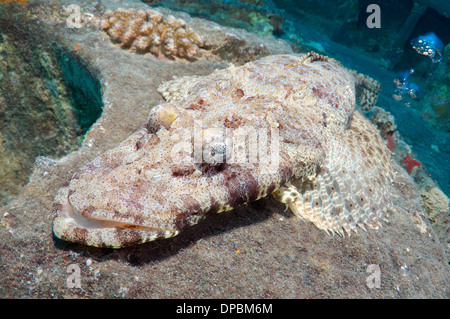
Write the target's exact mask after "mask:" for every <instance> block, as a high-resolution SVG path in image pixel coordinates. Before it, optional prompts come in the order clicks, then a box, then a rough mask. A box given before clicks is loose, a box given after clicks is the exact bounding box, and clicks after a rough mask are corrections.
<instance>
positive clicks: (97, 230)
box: [53, 187, 179, 248]
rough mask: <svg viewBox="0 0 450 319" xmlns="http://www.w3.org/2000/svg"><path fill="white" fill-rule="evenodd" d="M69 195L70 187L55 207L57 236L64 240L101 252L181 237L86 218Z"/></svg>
mask: <svg viewBox="0 0 450 319" xmlns="http://www.w3.org/2000/svg"><path fill="white" fill-rule="evenodd" d="M68 194H69V188H68V187H63V188H61V189H60V190H59V192H58V194H57V196H56V198H55V201H54V203H53V214H54V219H53V233H54V235H55V236H56V237H58V238H60V239H62V240H65V241H69V242H73V243H78V244H83V245H88V246H94V247H101V248H123V247H127V246H132V245H137V244H142V243H145V242H149V241H153V240H155V239H157V238H170V237H173V236H176V235H177V234H178V233H179V230H175V229H173V230H163V229H152V228H150V227H140V226H138V225H133V224H127V223H124V222H120V221H114V220H98V219H93V218H86V217H83V216H82V215H80V214H78V213H77V212H76V211H75V210H74V208H73V206H72V205H71V204H70V202H69V199H68Z"/></svg>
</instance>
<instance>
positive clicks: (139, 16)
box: [99, 8, 203, 59]
mask: <svg viewBox="0 0 450 319" xmlns="http://www.w3.org/2000/svg"><path fill="white" fill-rule="evenodd" d="M99 25H100V27H101V28H102V29H103V30H104V31H106V33H107V34H108V35H109V36H110V37H111V38H112V39H113V41H115V42H119V43H121V47H122V48H130V49H131V50H133V51H136V52H139V53H147V52H150V53H152V54H154V55H156V56H166V57H171V58H173V57H179V58H188V59H192V58H194V57H195V56H196V55H198V53H199V48H200V47H202V46H203V40H202V38H201V37H200V36H199V35H198V34H197V33H195V31H194V30H193V29H192V28H190V27H188V26H187V25H186V22H185V21H183V20H181V19H176V18H175V17H173V16H172V15H169V16H167V17H164V16H163V15H162V14H161V13H159V12H157V11H154V10H146V11H144V10H135V9H129V10H125V9H122V8H119V9H117V10H116V11H114V12H112V11H107V12H105V14H104V15H103V16H102V17H101V19H100V21H99Z"/></svg>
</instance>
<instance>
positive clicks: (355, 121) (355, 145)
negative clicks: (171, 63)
mask: <svg viewBox="0 0 450 319" xmlns="http://www.w3.org/2000/svg"><path fill="white" fill-rule="evenodd" d="M163 89H164V94H165V96H166V98H167V100H168V102H167V103H165V104H161V105H158V106H156V107H154V108H153V109H152V111H151V112H150V115H149V119H148V120H147V122H145V123H144V124H143V125H142V126H141V127H140V129H138V130H137V131H136V132H135V133H134V134H132V135H131V136H130V137H129V138H128V139H126V140H125V141H124V142H122V143H121V144H120V145H119V146H118V147H116V148H114V149H111V150H109V151H107V152H106V153H104V154H103V155H101V156H99V157H98V158H96V159H94V160H93V161H92V162H91V163H89V164H87V165H86V166H85V167H84V168H82V169H81V170H80V171H79V172H78V173H76V174H75V175H74V176H73V178H72V180H71V181H70V184H69V185H68V186H67V187H64V188H62V189H61V190H60V191H59V192H58V194H57V196H56V198H55V202H54V205H53V211H54V213H55V218H54V222H53V230H54V233H55V235H56V236H57V237H59V238H61V239H64V240H68V241H72V242H77V243H83V244H86V245H92V246H98V247H115V248H118V247H125V246H129V245H134V244H139V243H144V242H148V241H151V240H154V239H156V238H161V237H163V238H167V237H171V236H175V235H176V234H178V233H179V232H180V231H181V230H182V229H183V228H184V227H186V226H189V225H193V224H196V223H198V222H199V221H200V220H201V219H203V218H204V217H205V216H206V214H208V213H219V212H223V211H227V210H231V209H233V208H234V207H236V206H238V205H242V204H245V203H248V202H250V201H255V200H257V199H259V198H262V197H265V196H267V195H270V194H272V193H274V192H275V193H274V194H275V196H276V197H277V198H278V199H279V200H281V201H282V202H285V203H287V204H288V205H289V207H290V208H291V210H292V211H293V212H294V213H295V214H296V215H298V216H300V217H304V218H306V219H308V220H310V221H312V222H313V223H315V224H316V225H317V226H318V227H319V228H321V229H324V230H327V231H331V232H333V233H334V232H336V233H343V230H345V231H347V232H350V231H351V230H355V227H356V226H357V225H359V226H361V227H364V225H369V226H371V227H373V226H377V221H378V220H379V219H380V218H383V217H384V216H385V213H386V211H387V210H388V209H391V208H392V207H393V203H392V198H391V195H390V190H389V189H390V182H391V179H392V168H391V166H390V154H389V151H388V150H387V148H386V146H385V145H384V143H383V141H382V139H381V138H380V136H379V134H378V132H377V131H376V129H375V128H374V127H373V126H372V125H371V124H370V123H369V122H368V121H367V120H365V119H364V118H363V117H362V116H361V115H360V114H359V113H358V112H355V80H354V76H353V75H352V74H351V73H349V72H348V71H346V70H345V69H344V68H342V67H341V66H340V65H339V64H338V63H336V62H334V61H331V60H329V59H328V58H326V57H322V56H319V55H317V54H314V53H310V54H307V55H304V56H294V55H279V56H269V57H265V58H262V59H260V60H257V61H254V62H251V63H248V64H246V65H244V66H242V67H230V68H228V69H226V70H221V71H216V72H214V73H213V74H211V75H210V76H207V77H193V78H187V79H181V80H178V81H174V83H171V84H169V85H166V86H165V87H164V88H163ZM229 134H232V138H225V137H224V136H230V135H229ZM239 134H241V135H239ZM242 135H244V136H246V138H244V139H239V138H235V137H236V136H238V137H239V136H242ZM199 145H200V146H199ZM255 145H256V146H257V147H256V149H257V150H258V151H259V150H261V149H262V148H263V146H264V145H267V148H266V152H259V153H258V152H257V153H256V155H255V153H252V151H251V150H252V149H253V148H254V146H255Z"/></svg>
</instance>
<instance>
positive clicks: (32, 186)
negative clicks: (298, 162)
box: [0, 1, 450, 298]
mask: <svg viewBox="0 0 450 319" xmlns="http://www.w3.org/2000/svg"><path fill="white" fill-rule="evenodd" d="M72 3H78V4H80V5H81V8H82V12H83V10H85V11H88V12H87V13H92V14H95V13H101V12H97V11H95V10H99V11H103V12H104V11H106V10H108V9H109V10H114V9H116V8H117V5H118V4H117V2H115V1H102V5H103V7H102V8H100V9H97V8H93V7H92V6H91V5H90V2H89V1H70V2H69V1H59V2H52V4H48V3H47V2H46V4H44V7H45V8H46V10H42V9H41V10H38V11H36V12H38V13H36V16H35V18H36V19H40V20H41V23H42V24H44V25H46V28H47V30H48V38H46V37H44V36H42V35H36V38H35V41H42V39H43V38H44V39H52V40H54V39H55V38H52V37H51V35H56V39H57V43H58V45H59V46H60V47H62V48H64V50H66V51H67V52H68V56H70V57H72V58H73V59H78V60H80V61H82V65H83V67H84V68H85V69H86V70H88V71H89V72H90V73H91V74H93V75H95V76H96V77H97V78H98V79H99V81H100V83H101V86H102V96H101V100H102V102H103V105H104V106H103V112H102V116H101V117H100V119H99V120H98V121H97V122H96V123H95V124H94V125H93V126H92V127H91V129H90V130H89V131H88V133H87V134H86V136H85V139H84V142H83V144H82V145H81V147H80V148H79V149H78V150H77V151H74V152H72V153H71V154H69V155H67V156H65V157H63V158H59V159H56V158H55V159H51V158H44V157H40V158H38V159H37V160H36V164H35V168H34V172H33V174H32V175H31V176H30V182H29V183H28V185H27V186H26V187H25V189H24V190H23V191H22V193H21V194H20V196H18V197H17V198H16V199H15V200H13V201H12V202H10V203H9V204H8V205H7V206H5V207H2V208H1V209H0V213H1V216H0V218H1V222H0V251H1V254H0V296H2V297H6V298H27V297H28V298H29V297H31V298H62V297H68V298H78V297H80V298H111V297H120V298H246V297H248V298H250V297H254V298H322V297H324V298H325V297H327V298H333V297H334V298H346V297H353V298H448V297H449V286H450V285H449V284H450V281H449V267H448V264H447V260H446V258H445V255H444V252H443V248H442V244H441V243H440V242H439V241H438V238H437V236H436V234H435V233H434V231H433V230H432V229H431V227H430V225H429V223H428V221H427V220H426V219H424V218H423V216H424V213H423V210H422V208H421V206H420V194H419V192H418V191H417V189H416V187H415V185H414V184H413V183H412V182H411V179H410V178H409V177H408V176H407V173H406V172H405V171H404V170H400V171H399V172H398V177H397V178H398V179H397V182H398V183H397V184H396V186H397V187H398V189H399V190H400V191H401V193H402V194H403V195H402V196H403V197H404V199H408V200H407V203H408V205H407V207H405V208H406V209H407V210H408V213H398V214H393V215H392V216H391V217H390V222H389V223H386V224H384V225H383V227H382V228H381V230H379V231H373V230H370V231H368V232H366V233H361V234H360V235H358V236H351V237H344V238H343V237H337V236H335V237H332V236H328V235H326V233H324V232H322V231H320V230H318V229H316V228H315V227H314V226H313V225H312V224H310V223H304V222H301V221H298V220H291V219H293V216H292V215H291V214H290V213H287V212H286V213H285V212H284V208H285V207H284V205H282V204H280V203H278V202H277V201H276V200H275V199H273V198H265V199H263V200H261V201H257V202H254V203H251V204H249V205H248V206H245V207H239V208H237V209H235V210H233V211H230V212H227V213H224V214H221V215H212V216H210V217H209V218H208V219H207V220H205V221H204V222H202V223H200V224H199V225H197V226H195V227H192V228H190V229H188V230H186V232H184V233H183V234H180V235H179V236H177V237H175V238H172V239H167V240H161V241H159V240H158V241H155V242H152V243H149V244H144V245H140V246H136V247H130V248H126V249H121V250H108V249H107V250H102V249H95V248H88V247H84V246H79V245H75V244H70V243H66V242H62V241H59V240H56V239H55V238H54V237H53V236H52V231H51V220H52V216H51V214H50V213H49V212H50V211H51V204H52V201H53V199H54V196H55V194H56V191H57V190H58V189H59V188H60V187H61V186H63V185H65V184H66V183H67V182H68V181H69V180H70V178H71V176H72V175H73V174H74V173H75V172H76V171H77V170H78V169H79V168H80V167H81V166H82V165H83V164H85V163H86V162H88V161H90V160H92V159H93V158H94V157H96V156H97V155H99V154H101V153H103V152H104V151H105V150H107V149H110V148H111V147H114V146H116V145H117V144H118V143H119V142H121V141H122V140H123V139H125V138H126V137H127V136H129V135H130V134H131V133H132V132H134V131H135V130H136V129H137V128H138V126H139V125H141V124H142V122H143V121H144V120H145V119H146V118H147V116H148V112H149V110H150V109H151V108H152V107H153V106H154V105H157V104H158V103H160V102H161V101H162V100H163V99H162V97H161V95H160V94H159V93H158V92H157V88H158V86H159V85H160V84H161V83H162V82H164V81H167V80H170V79H171V78H172V77H173V76H178V77H179V76H184V75H199V76H201V75H205V74H209V73H211V72H212V71H213V70H214V69H216V68H224V67H226V66H227V65H228V63H229V62H230V61H232V62H235V63H236V64H240V63H241V62H242V59H241V60H240V59H239V57H238V56H237V55H236V54H235V52H242V51H240V49H239V47H233V46H232V49H233V50H230V51H228V53H227V54H223V55H220V56H218V55H214V54H212V56H211V57H210V58H205V59H198V60H197V61H192V62H187V61H177V62H176V61H172V60H168V59H164V58H162V59H158V58H157V57H155V56H153V55H151V54H147V55H136V54H133V53H131V52H129V51H126V50H121V49H119V48H117V47H116V46H114V45H112V44H111V41H110V40H109V38H108V36H107V35H106V34H105V33H103V32H101V31H98V30H93V29H90V28H88V27H83V28H80V29H70V28H67V27H66V25H65V16H64V9H62V8H61V7H60V5H61V4H62V5H69V4H72ZM127 4H128V6H132V7H134V8H135V9H137V10H138V9H141V8H148V7H147V6H145V5H144V4H142V3H141V2H138V1H136V2H133V1H128V2H127ZM17 5H21V4H17ZM33 6H34V5H33ZM33 8H34V9H37V7H31V8H26V7H24V10H28V9H33ZM89 10H91V11H89ZM60 12H62V14H61V13H60ZM167 12H168V13H169V11H167ZM170 14H173V15H174V16H175V17H176V18H182V19H183V20H185V21H186V22H188V21H189V17H187V16H186V15H184V14H180V13H171V12H170ZM66 16H67V15H66ZM194 24H197V25H201V27H198V28H195V26H192V25H194ZM191 26H192V27H193V28H194V29H195V30H196V31H197V32H198V33H199V34H200V35H201V36H202V38H203V39H204V41H205V42H206V43H209V44H210V45H211V48H212V52H214V48H219V47H220V45H224V44H225V43H226V40H225V39H230V38H231V37H234V38H237V39H239V41H238V42H239V43H241V45H242V46H243V47H245V46H246V47H248V48H249V50H250V49H251V50H253V52H257V48H258V46H259V47H264V48H265V49H264V50H263V51H259V52H262V53H261V54H263V55H264V54H275V53H291V51H290V47H289V46H287V45H286V46H282V45H280V42H279V41H277V40H273V41H272V42H267V41H268V39H267V38H264V42H263V40H262V39H263V38H260V37H258V36H253V35H251V34H248V33H246V32H244V31H241V30H234V29H231V28H222V27H221V26H219V25H217V24H214V23H211V22H203V21H201V20H199V19H193V20H192V24H191ZM202 32H203V33H202ZM31 40H32V39H30V41H31ZM251 50H250V51H251ZM246 52H248V50H247V51H246ZM241 57H242V56H241ZM257 57H258V54H253V53H252V52H250V53H249V54H248V55H246V56H245V58H246V59H254V58H257ZM224 59H226V60H224ZM71 265H77V266H78V267H79V268H80V271H81V272H80V274H81V282H80V284H81V288H70V287H68V285H67V278H68V276H69V274H68V273H67V269H68V267H70V266H71ZM369 265H377V266H379V267H380V270H381V272H380V279H381V285H380V286H379V288H377V287H373V288H370V287H369V286H370V285H369V286H368V285H367V280H368V276H369V275H370V273H367V270H368V267H369Z"/></svg>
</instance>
